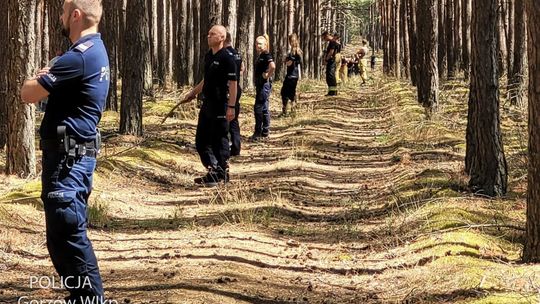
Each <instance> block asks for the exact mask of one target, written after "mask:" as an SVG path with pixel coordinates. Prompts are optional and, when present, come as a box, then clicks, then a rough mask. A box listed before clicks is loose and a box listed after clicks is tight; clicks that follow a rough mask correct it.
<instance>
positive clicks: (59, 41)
mask: <svg viewBox="0 0 540 304" xmlns="http://www.w3.org/2000/svg"><path fill="white" fill-rule="evenodd" d="M63 5H64V0H47V10H48V15H49V56H50V57H51V58H52V57H54V56H57V55H60V54H62V53H64V52H65V51H66V50H67V49H68V47H69V40H68V39H67V38H66V37H64V36H63V35H62V22H61V21H60V16H61V15H62V12H63ZM51 58H49V59H51Z"/></svg>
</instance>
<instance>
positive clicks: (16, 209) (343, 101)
mask: <svg viewBox="0 0 540 304" xmlns="http://www.w3.org/2000/svg"><path fill="white" fill-rule="evenodd" d="M358 83H359V80H358V79H356V78H352V79H351V80H350V82H349V83H348V84H346V85H344V86H343V88H342V90H341V93H340V95H339V96H337V97H324V96H323V95H324V94H325V93H326V88H325V85H324V84H323V83H322V82H315V81H305V82H303V83H302V84H301V85H300V88H299V90H300V92H301V101H300V103H299V107H298V110H297V112H296V115H294V116H291V117H287V118H277V114H278V113H279V112H280V108H281V105H280V100H279V85H278V84H276V86H275V87H274V93H273V97H272V101H271V103H272V107H271V108H272V118H273V120H272V132H271V136H270V138H269V139H267V140H265V141H261V142H256V143H250V142H248V141H247V140H244V142H243V150H242V155H241V156H239V157H236V158H233V159H232V160H231V182H230V183H229V184H227V185H226V186H221V187H219V188H214V189H204V188H198V187H195V186H194V185H193V178H194V177H197V176H199V175H202V174H203V173H204V168H203V167H202V166H201V164H200V162H199V158H198V155H197V153H196V151H195V148H194V134H195V128H196V117H197V109H196V108H195V106H194V105H186V106H184V107H183V108H182V109H181V111H178V113H177V116H175V117H173V118H170V119H168V120H167V122H166V123H165V124H164V125H162V126H160V125H159V122H160V120H161V119H162V117H163V116H164V115H165V113H167V111H168V110H169V109H170V107H172V105H174V103H175V101H176V99H177V98H179V96H180V94H179V93H174V92H164V93H163V94H161V93H160V94H158V96H159V98H157V100H158V101H146V102H145V121H144V124H145V128H146V129H145V132H146V134H145V136H144V137H143V138H136V137H129V136H120V135H119V134H118V133H117V132H116V129H117V125H118V118H117V114H116V113H106V114H105V116H104V118H103V121H102V123H101V125H102V130H103V133H104V135H105V136H104V137H105V141H104V142H105V145H104V149H103V151H102V154H101V155H100V157H99V160H98V169H97V172H96V175H95V183H94V185H95V189H94V192H93V193H92V196H91V199H90V210H89V211H90V225H91V229H90V231H89V235H90V238H91V240H92V241H93V245H94V248H95V251H96V255H97V257H98V260H99V265H100V268H101V274H102V276H103V279H104V285H105V288H106V292H107V296H108V297H109V298H110V299H114V300H116V301H118V303H261V304H271V303H328V304H329V303H539V301H540V299H539V293H540V266H535V265H527V264H521V263H520V262H519V260H520V252H521V249H522V247H521V245H520V243H521V239H522V234H523V231H522V229H523V227H524V219H525V211H524V209H525V199H524V192H525V187H526V169H525V168H526V160H525V154H524V151H525V147H526V142H527V141H526V114H525V113H523V111H521V110H520V109H515V108H510V107H509V106H508V105H506V104H503V108H504V111H503V129H504V132H505V139H504V140H505V144H506V153H507V158H508V162H509V164H510V168H511V172H510V173H511V175H510V185H511V189H510V192H509V194H508V196H507V197H505V198H502V199H496V200H491V199H486V198H481V197H475V196H473V195H471V194H470V193H469V192H468V191H467V187H466V185H467V177H466V176H465V175H464V174H463V158H464V157H463V156H464V151H465V150H464V149H465V140H464V138H465V132H464V130H465V126H466V117H467V114H466V113H467V107H466V103H467V87H466V86H465V84H464V83H463V82H460V81H453V82H447V83H445V84H443V86H442V89H441V107H440V109H439V112H438V113H437V114H434V115H433V116H432V117H431V119H426V116H425V113H424V110H423V108H422V107H420V106H419V105H418V104H417V102H416V101H415V95H414V89H413V88H412V87H410V86H409V85H407V84H406V83H404V82H399V81H397V80H389V79H383V78H381V77H380V76H379V75H375V77H373V78H372V79H371V80H370V81H369V82H368V84H367V85H366V86H361V87H360V86H358ZM242 103H243V106H242V114H241V124H242V132H243V136H244V139H246V138H247V136H249V135H251V132H252V124H253V118H252V116H253V115H252V104H253V98H252V97H250V96H248V95H246V96H245V97H243V99H242ZM0 156H1V157H0V159H4V155H0ZM1 166H3V164H1V163H0V167H1ZM0 169H1V168H0ZM39 191H40V182H39V179H32V180H21V179H17V178H13V177H5V176H2V177H0V270H1V275H0V302H1V303H17V301H18V300H19V299H20V298H21V297H23V296H27V297H28V298H26V299H35V300H40V299H60V298H62V297H63V296H65V292H63V291H62V290H57V289H50V288H48V289H41V288H35V286H33V287H34V288H31V287H30V283H29V280H30V277H32V276H51V275H52V274H53V273H54V270H53V268H52V265H51V262H50V260H49V258H48V253H47V248H46V244H45V232H44V218H43V212H42V203H41V201H40V199H39ZM34 303H35V302H34Z"/></svg>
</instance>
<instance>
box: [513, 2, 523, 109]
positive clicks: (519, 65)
mask: <svg viewBox="0 0 540 304" xmlns="http://www.w3.org/2000/svg"><path fill="white" fill-rule="evenodd" d="M515 5H516V6H515V18H514V26H515V27H514V38H515V42H514V60H513V67H512V69H510V67H508V70H509V71H511V72H509V74H510V77H509V79H510V80H509V83H510V85H509V96H510V103H511V104H512V105H521V103H522V99H523V95H524V94H525V52H526V41H525V37H526V36H527V33H526V26H525V3H524V0H515Z"/></svg>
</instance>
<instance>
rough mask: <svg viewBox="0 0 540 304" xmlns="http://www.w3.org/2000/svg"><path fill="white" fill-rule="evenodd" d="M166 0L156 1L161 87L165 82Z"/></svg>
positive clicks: (158, 69) (158, 68)
mask: <svg viewBox="0 0 540 304" xmlns="http://www.w3.org/2000/svg"><path fill="white" fill-rule="evenodd" d="M165 2H166V0H158V1H157V26H158V31H157V80H158V82H159V85H160V86H161V87H163V86H164V84H165V77H166V74H167V66H166V59H165V58H166V56H167V48H166V45H167V42H166V41H167V30H166V29H167V23H166V20H165V19H166V17H165V16H166V14H165V12H166V5H165Z"/></svg>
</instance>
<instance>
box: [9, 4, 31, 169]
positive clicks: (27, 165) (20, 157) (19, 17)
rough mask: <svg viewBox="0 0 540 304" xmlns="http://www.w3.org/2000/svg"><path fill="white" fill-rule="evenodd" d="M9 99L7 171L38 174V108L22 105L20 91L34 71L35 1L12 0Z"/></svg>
mask: <svg viewBox="0 0 540 304" xmlns="http://www.w3.org/2000/svg"><path fill="white" fill-rule="evenodd" d="M8 5H9V8H8V14H9V20H10V21H9V34H10V41H9V43H8V54H9V56H8V58H10V63H9V64H8V68H7V74H8V81H7V84H8V90H7V94H8V98H7V119H8V122H7V150H6V173H7V174H16V175H18V176H20V177H28V176H34V175H36V149H35V144H34V142H35V138H34V137H35V131H34V129H35V107H34V105H28V104H22V103H21V97H20V91H21V87H22V85H23V83H24V80H25V79H28V78H30V77H33V76H34V75H33V74H34V73H35V69H36V67H35V48H34V47H35V39H36V37H35V26H36V22H35V21H36V20H35V14H34V12H35V9H36V2H35V1H34V0H16V1H15V0H14V1H9V4H8Z"/></svg>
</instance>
